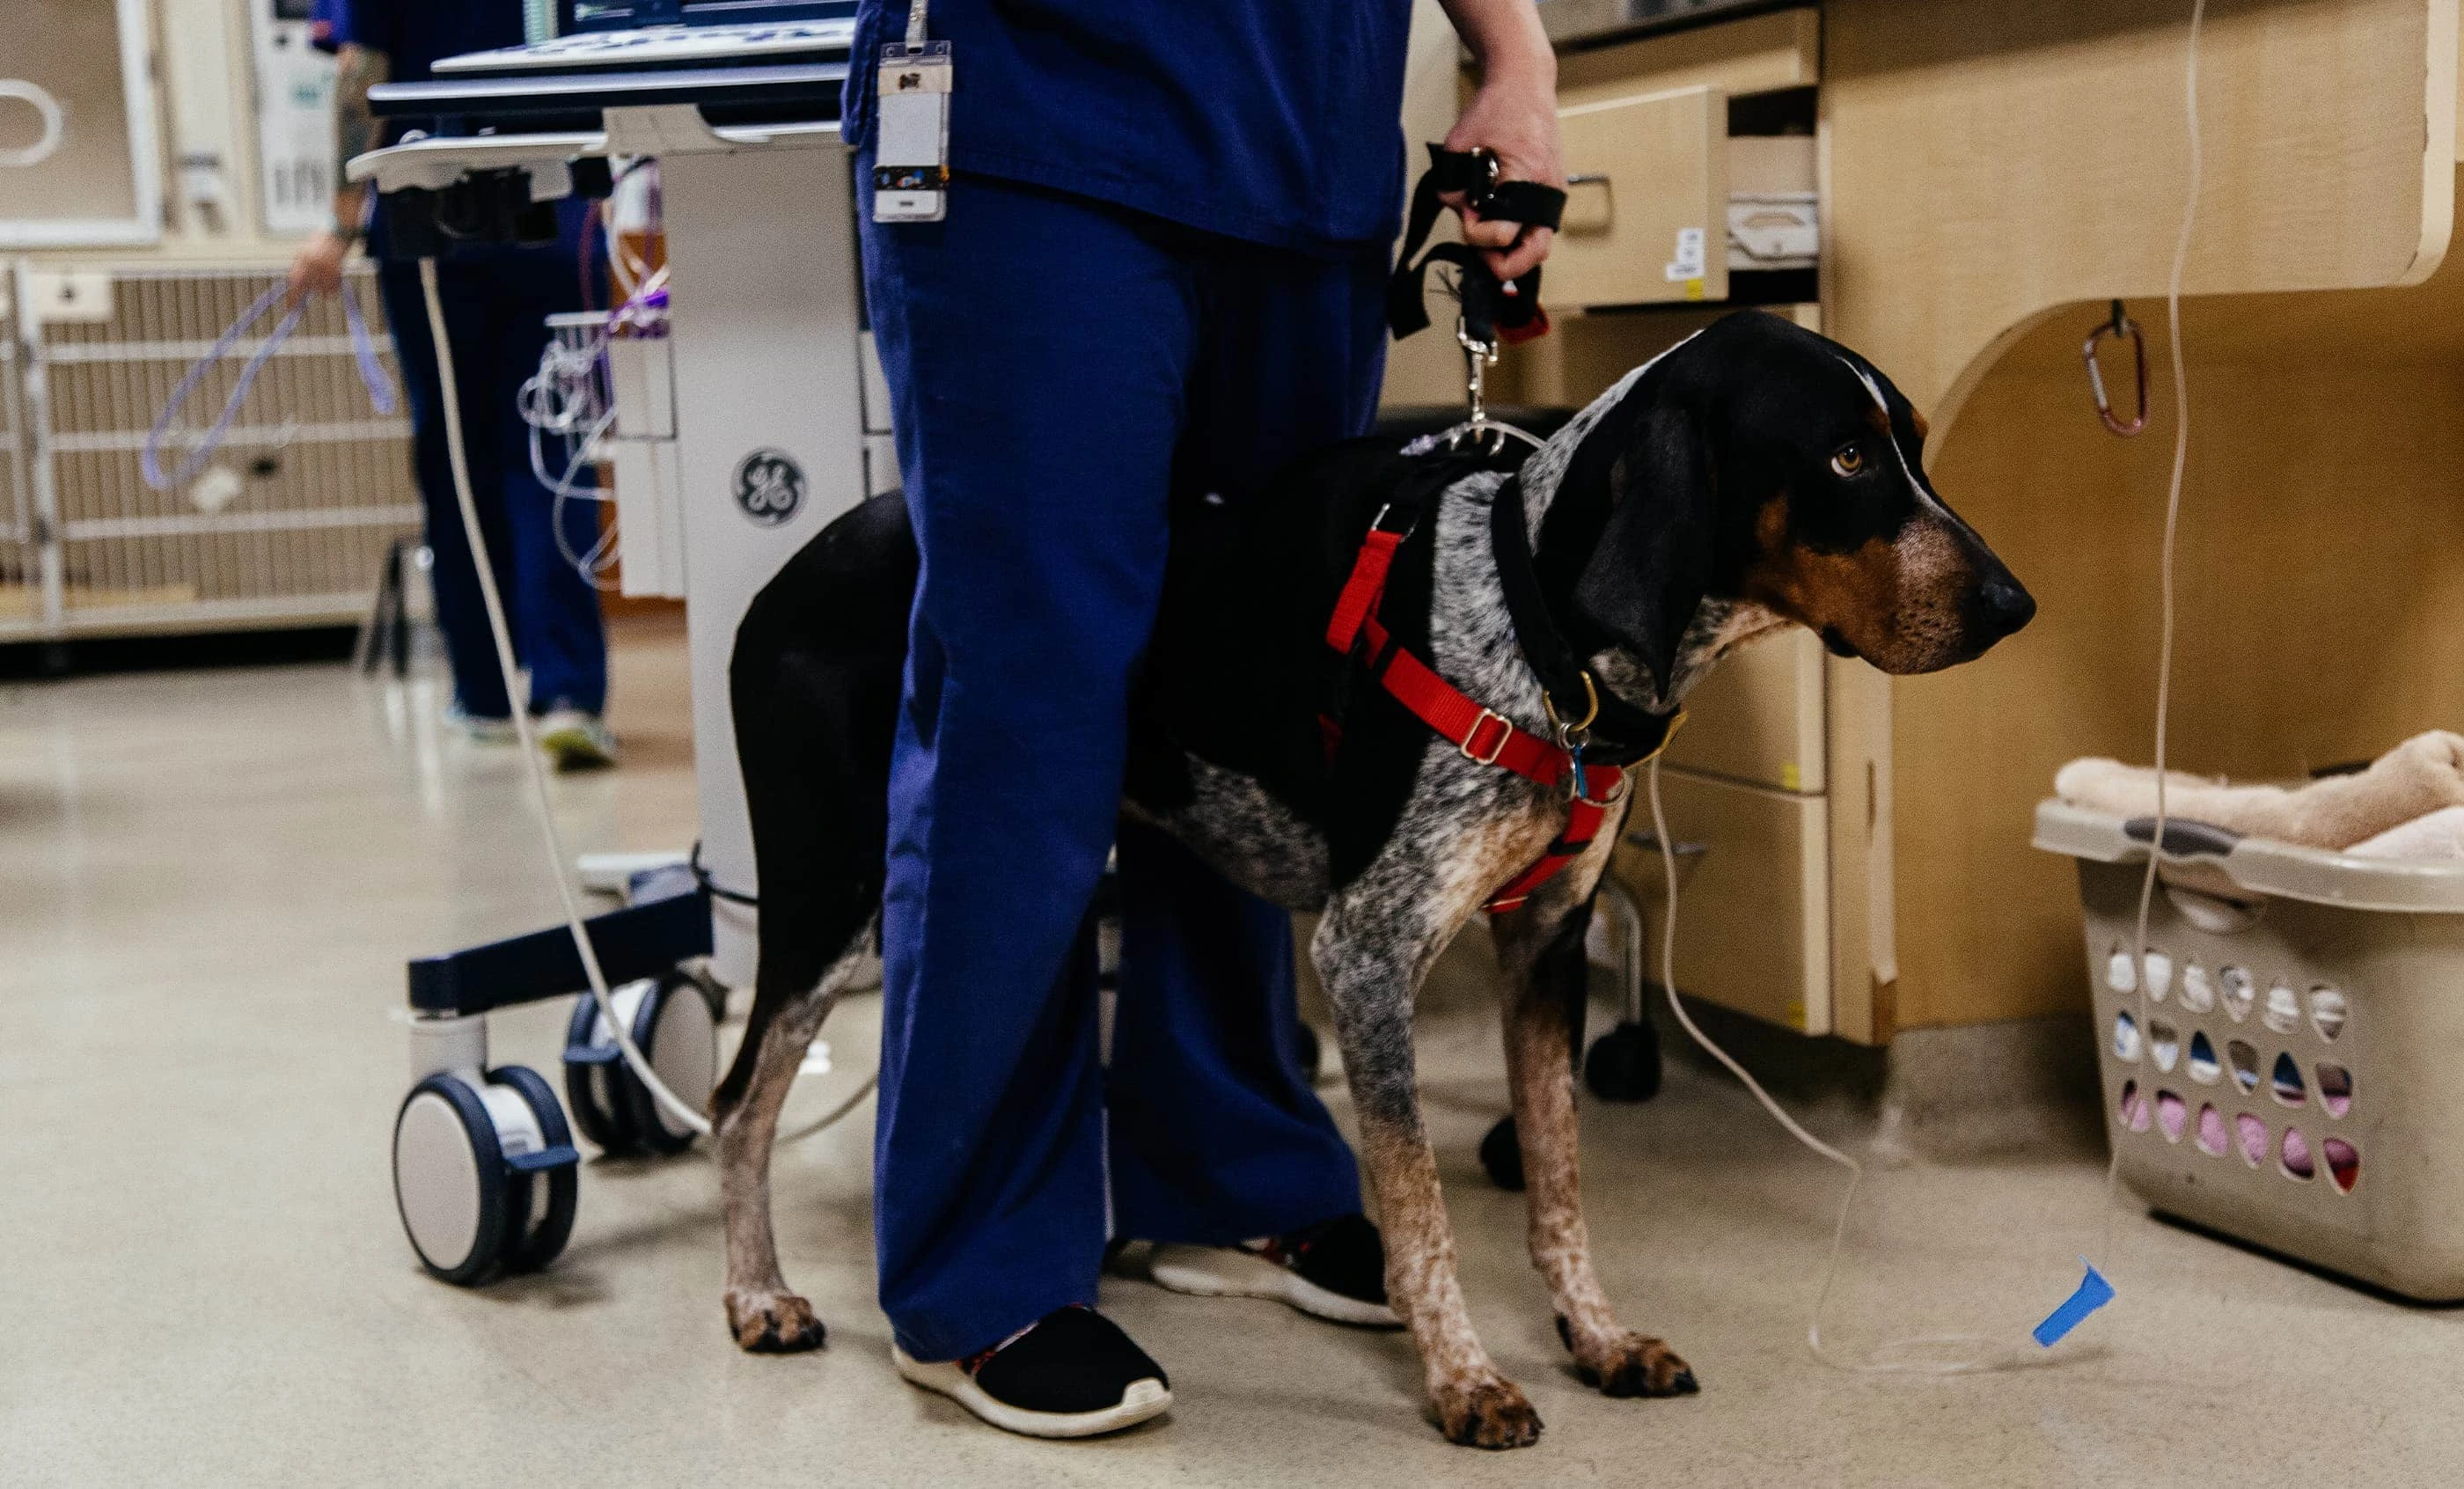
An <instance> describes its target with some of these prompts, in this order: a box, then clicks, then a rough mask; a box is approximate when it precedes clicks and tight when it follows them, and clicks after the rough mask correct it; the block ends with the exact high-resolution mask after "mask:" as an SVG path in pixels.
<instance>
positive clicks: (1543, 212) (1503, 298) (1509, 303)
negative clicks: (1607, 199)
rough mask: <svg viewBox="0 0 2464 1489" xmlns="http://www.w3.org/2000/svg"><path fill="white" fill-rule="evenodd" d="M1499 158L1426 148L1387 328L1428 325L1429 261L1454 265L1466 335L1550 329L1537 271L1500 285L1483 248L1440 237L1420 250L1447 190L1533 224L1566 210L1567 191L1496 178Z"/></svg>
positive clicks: (1390, 287)
mask: <svg viewBox="0 0 2464 1489" xmlns="http://www.w3.org/2000/svg"><path fill="white" fill-rule="evenodd" d="M1499 168H1500V167H1499V164H1498V160H1497V156H1496V155H1495V154H1494V153H1493V152H1491V151H1489V150H1485V149H1477V150H1449V149H1447V148H1446V147H1445V146H1443V145H1438V144H1433V145H1430V146H1429V168H1428V170H1427V172H1426V173H1425V174H1423V175H1422V176H1421V177H1420V181H1419V185H1418V186H1414V187H1413V188H1412V210H1411V213H1410V215H1409V216H1408V217H1407V218H1406V219H1405V222H1404V232H1403V251H1402V252H1401V253H1400V254H1398V255H1397V258H1396V260H1395V274H1394V277H1393V278H1391V279H1389V280H1388V281H1387V285H1386V326H1387V329H1388V330H1390V331H1392V332H1394V334H1395V335H1396V337H1397V339H1400V338H1403V337H1407V336H1410V335H1411V334H1412V333H1414V332H1416V331H1419V330H1423V329H1425V328H1426V327H1427V326H1428V324H1429V311H1428V307H1427V306H1426V305H1425V304H1423V303H1422V296H1423V295H1424V294H1425V292H1426V289H1427V285H1428V275H1429V267H1430V266H1431V265H1432V264H1438V263H1447V264H1453V265H1454V266H1455V267H1456V269H1457V271H1458V273H1459V278H1458V280H1457V293H1458V294H1460V295H1461V296H1462V297H1463V334H1464V335H1465V336H1466V337H1468V338H1469V339H1472V340H1474V341H1478V342H1481V343H1482V344H1484V345H1487V346H1495V345H1497V344H1498V343H1499V341H1500V339H1504V340H1507V341H1523V340H1529V339H1531V338H1532V337H1535V336H1539V335H1542V334H1543V333H1545V332H1547V330H1548V329H1549V317H1548V313H1547V312H1545V311H1543V310H1542V309H1541V308H1540V271H1539V270H1537V269H1534V270H1532V271H1531V272H1530V273H1529V274H1524V275H1522V276H1521V277H1519V278H1516V279H1513V280H1510V281H1508V282H1506V283H1500V282H1499V281H1498V277H1497V275H1496V274H1493V273H1491V272H1490V271H1489V267H1488V263H1487V261H1486V260H1485V259H1484V258H1482V257H1481V251H1480V250H1478V249H1475V248H1472V247H1471V246H1469V245H1468V244H1463V243H1440V244H1438V245H1436V246H1435V247H1433V248H1431V249H1429V251H1428V252H1425V253H1422V252H1420V248H1421V245H1422V244H1424V243H1427V242H1428V240H1429V233H1430V231H1431V230H1433V229H1435V228H1436V227H1437V224H1438V213H1439V212H1440V211H1441V210H1442V209H1443V208H1444V207H1445V203H1444V202H1443V201H1442V200H1441V198H1443V197H1444V196H1445V195H1446V194H1447V193H1448V192H1453V191H1460V192H1462V193H1463V198H1464V203H1465V205H1467V206H1468V207H1470V208H1471V209H1472V210H1473V211H1474V212H1477V213H1479V214H1480V215H1481V216H1482V217H1485V218H1489V219H1492V220H1495V221H1499V222H1512V223H1520V224H1522V225H1523V229H1524V230H1525V231H1527V232H1528V231H1529V230H1531V229H1533V228H1555V227H1556V226H1557V224H1558V222H1559V220H1560V219H1561V218H1562V217H1563V216H1564V215H1565V210H1566V193H1565V192H1563V191H1560V190H1558V189H1557V188H1556V187H1555V186H1542V185H1540V184H1539V183H1538V182H1533V181H1501V180H1499V179H1498V171H1499Z"/></svg>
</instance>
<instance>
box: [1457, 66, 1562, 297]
mask: <svg viewBox="0 0 2464 1489" xmlns="http://www.w3.org/2000/svg"><path fill="white" fill-rule="evenodd" d="M1445 148H1446V149H1447V150H1449V151H1452V152H1455V153H1458V154H1465V155H1470V154H1485V155H1487V156H1488V157H1489V158H1490V159H1492V160H1493V161H1495V162H1496V164H1497V168H1496V172H1495V174H1494V176H1493V177H1492V180H1491V186H1492V188H1493V189H1495V188H1502V189H1503V190H1504V192H1505V193H1506V194H1505V197H1504V198H1503V199H1502V200H1495V199H1492V200H1490V201H1487V202H1483V201H1481V200H1478V199H1477V197H1476V194H1475V193H1470V192H1464V191H1450V192H1447V193H1445V194H1444V196H1443V201H1444V202H1445V205H1446V206H1448V207H1450V208H1454V210H1455V211H1456V212H1457V213H1458V214H1459V215H1460V216H1461V217H1462V218H1463V241H1464V242H1465V243H1468V244H1470V245H1471V246H1472V247H1474V248H1476V249H1481V250H1484V251H1485V252H1483V253H1482V254H1481V257H1482V259H1483V260H1484V261H1485V263H1486V264H1487V265H1488V272H1489V273H1490V274H1495V275H1496V276H1497V278H1498V280H1499V281H1500V282H1501V283H1508V282H1511V281H1513V280H1516V279H1519V278H1521V277H1522V276H1524V275H1525V274H1529V273H1530V272H1531V271H1533V270H1535V269H1537V268H1539V267H1540V264H1541V261H1542V260H1544V259H1546V258H1547V257H1548V256H1549V250H1550V247H1551V243H1552V241H1553V240H1554V238H1555V237H1556V225H1557V213H1558V210H1559V208H1562V207H1563V205H1564V202H1565V186H1566V163H1565V157H1564V154H1563V152H1562V150H1561V148H1560V146H1559V144H1558V140H1557V100H1556V91H1555V88H1554V85H1553V83H1551V84H1549V85H1544V86H1541V87H1538V88H1530V87H1522V86H1517V85H1515V84H1514V83H1513V82H1512V81H1511V79H1510V78H1508V77H1494V78H1492V79H1491V80H1490V81H1488V82H1485V83H1484V84H1483V85H1482V86H1481V90H1480V92H1479V93H1477V94H1475V95H1474V96H1473V98H1472V100H1471V106H1470V107H1469V108H1466V109H1464V110H1463V118H1462V119H1461V120H1457V121H1456V123H1455V127H1454V128H1453V129H1452V130H1451V131H1449V132H1448V133H1447V135H1446V142H1445ZM1527 187H1529V188H1530V189H1532V190H1534V191H1538V192H1550V193H1554V197H1553V201H1554V205H1552V206H1549V207H1548V208H1546V210H1545V212H1544V213H1543V214H1542V215H1539V216H1534V215H1530V214H1529V212H1528V211H1518V210H1517V209H1516V208H1517V207H1518V206H1521V205H1523V204H1521V203H1519V202H1518V197H1519V195H1520V193H1522V192H1523V191H1524V189H1525V188H1527Z"/></svg>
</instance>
